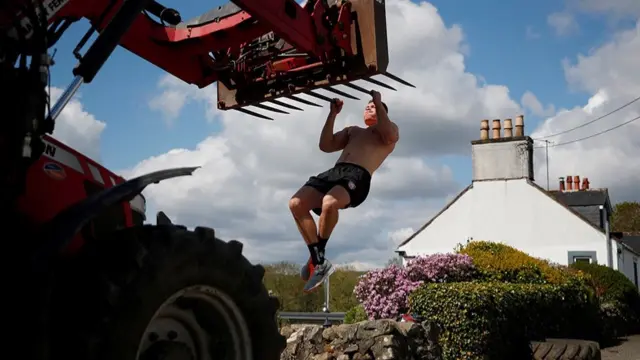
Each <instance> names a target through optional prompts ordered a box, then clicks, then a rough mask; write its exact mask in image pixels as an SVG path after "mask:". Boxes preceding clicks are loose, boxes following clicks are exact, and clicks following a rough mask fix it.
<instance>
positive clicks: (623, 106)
mask: <svg viewBox="0 0 640 360" xmlns="http://www.w3.org/2000/svg"><path fill="white" fill-rule="evenodd" d="M638 100H640V96H638V97H637V98H635V99H633V100H631V101H630V102H628V103H626V104H624V105H622V106H620V107H619V108H617V109H615V110H613V111H611V112H609V113H607V114H604V115H602V116H600V117H599V118H596V119H593V120H591V121H588V122H586V123H584V124H580V125H578V126H576V127H574V128H571V129H567V130H564V131H560V132H558V133H555V134H551V135H546V136H541V137H539V138H536V139H534V140H542V139H547V138H550V137H554V136H558V135H562V134H566V133H568V132H571V131H573V130H576V129H579V128H581V127H585V126H587V125H589V124H593V123H594V122H596V121H598V120H602V119H604V118H606V117H607V116H609V115H611V114H613V113H616V112H618V111H620V110H622V109H624V108H626V107H627V106H629V105H631V104H633V103H634V102H636V101H638Z"/></svg>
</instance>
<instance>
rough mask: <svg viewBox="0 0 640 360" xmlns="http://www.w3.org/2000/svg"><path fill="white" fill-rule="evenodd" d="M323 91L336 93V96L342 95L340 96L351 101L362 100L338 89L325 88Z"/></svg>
mask: <svg viewBox="0 0 640 360" xmlns="http://www.w3.org/2000/svg"><path fill="white" fill-rule="evenodd" d="M321 89H323V90H327V91H331V92H332V93H334V94H338V95H340V96H344V97H346V98H349V99H353V100H360V99H358V98H357V97H355V96H353V95H351V94H347V93H346V92H344V91H341V90H338V89H334V88H332V87H324V88H321Z"/></svg>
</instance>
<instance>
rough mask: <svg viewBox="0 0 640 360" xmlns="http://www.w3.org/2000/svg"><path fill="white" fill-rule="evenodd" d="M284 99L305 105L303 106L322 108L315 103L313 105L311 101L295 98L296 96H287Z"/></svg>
mask: <svg viewBox="0 0 640 360" xmlns="http://www.w3.org/2000/svg"><path fill="white" fill-rule="evenodd" d="M286 98H287V99H291V100H295V101H298V102H301V103H303V104H305V105H311V106H316V107H322V105H318V104H316V103H314V102H311V101H309V100H306V99H303V98H299V97H297V96H295V95H288V96H286Z"/></svg>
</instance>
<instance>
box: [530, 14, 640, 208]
mask: <svg viewBox="0 0 640 360" xmlns="http://www.w3.org/2000/svg"><path fill="white" fill-rule="evenodd" d="M639 57H640V22H639V23H638V24H637V25H636V27H635V28H634V29H631V30H626V31H622V32H620V33H618V34H617V35H616V36H615V37H614V39H613V40H612V41H611V42H610V43H608V44H605V45H603V46H602V47H600V48H598V49H595V50H593V51H592V52H591V53H590V54H589V55H578V56H577V58H576V61H575V62H573V63H571V62H569V61H565V64H564V66H565V74H566V77H567V80H568V82H569V84H570V85H571V86H573V87H574V88H576V89H579V90H583V91H587V92H589V93H590V94H592V96H591V98H590V99H589V101H588V103H587V104H585V105H583V106H576V107H574V108H571V109H560V110H559V111H558V113H557V114H556V115H555V116H553V117H551V118H549V119H547V120H546V121H545V122H544V123H543V124H541V126H540V127H539V128H538V129H536V131H535V132H534V133H533V134H532V137H534V138H536V137H541V136H546V135H549V134H554V133H558V132H562V131H565V130H567V129H571V128H574V127H576V126H579V125H581V124H584V123H586V122H588V121H591V120H593V119H596V118H598V117H600V116H602V115H605V114H606V113H609V112H611V111H612V110H614V109H616V108H618V107H620V106H622V105H624V104H625V103H627V102H629V101H631V100H633V99H634V98H636V97H638V96H640V74H638V72H637V71H636V70H635V69H636V67H637V63H636V62H635V61H633V60H632V59H634V58H635V59H637V58H639ZM638 115H640V102H636V103H634V104H632V105H630V106H627V107H626V108H624V109H622V110H621V111H618V112H616V113H614V114H612V115H610V116H608V117H606V118H604V119H602V120H600V121H596V122H594V123H592V124H589V125H586V126H583V127H581V128H578V129H576V130H575V131H571V132H567V133H565V134H562V135H559V136H555V137H551V138H548V140H550V141H553V142H554V143H556V144H561V143H566V142H570V141H573V140H577V139H580V138H583V137H586V136H590V135H592V134H595V133H597V132H600V131H605V130H607V129H609V128H611V127H613V126H616V125H619V124H622V123H623V122H625V121H628V120H630V119H632V118H634V117H636V116H638ZM538 153H539V154H538V155H539V157H538V159H537V164H538V169H539V171H538V172H537V173H538V174H544V172H543V169H544V159H543V158H542V154H543V152H542V151H538ZM638 153H640V120H638V121H635V122H633V123H630V124H628V125H625V126H624V127H621V128H619V129H616V130H613V131H610V132H607V133H605V134H603V135H600V136H596V137H593V138H590V139H587V140H584V141H579V142H576V143H572V144H567V145H563V146H557V147H551V148H550V150H549V158H550V159H549V169H550V175H551V181H552V182H553V184H552V187H553V188H557V185H556V184H555V183H556V182H557V178H558V177H560V176H567V175H579V176H581V177H588V178H589V180H590V182H591V186H592V187H609V188H610V194H611V196H612V197H613V198H614V200H618V201H619V200H640V193H638V191H637V187H638V184H639V183H640V158H639V157H638V156H637V154H638ZM539 178H540V176H539ZM540 180H542V179H538V181H540ZM542 183H546V180H544V181H543V182H542Z"/></svg>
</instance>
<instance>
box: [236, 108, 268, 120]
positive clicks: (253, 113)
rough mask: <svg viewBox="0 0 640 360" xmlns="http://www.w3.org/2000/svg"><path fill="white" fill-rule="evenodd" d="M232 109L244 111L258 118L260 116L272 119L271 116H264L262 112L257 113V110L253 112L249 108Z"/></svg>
mask: <svg viewBox="0 0 640 360" xmlns="http://www.w3.org/2000/svg"><path fill="white" fill-rule="evenodd" d="M233 110H236V111H240V112H242V113H245V114H248V115H251V116H255V117H259V118H261V119H265V120H271V121H273V119H272V118H270V117H268V116H264V115H262V114H258V113H257V112H253V111H251V110H247V109H242V108H236V109H233Z"/></svg>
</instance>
